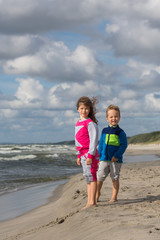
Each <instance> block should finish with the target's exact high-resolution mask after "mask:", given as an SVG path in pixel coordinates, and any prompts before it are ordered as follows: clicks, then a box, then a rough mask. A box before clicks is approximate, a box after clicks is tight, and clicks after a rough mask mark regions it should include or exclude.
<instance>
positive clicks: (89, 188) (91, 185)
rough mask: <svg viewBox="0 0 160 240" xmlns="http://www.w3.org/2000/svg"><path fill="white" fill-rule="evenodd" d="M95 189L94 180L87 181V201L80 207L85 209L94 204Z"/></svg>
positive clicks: (95, 183)
mask: <svg viewBox="0 0 160 240" xmlns="http://www.w3.org/2000/svg"><path fill="white" fill-rule="evenodd" d="M96 189H97V182H96V181H94V182H90V183H87V193H88V201H87V204H86V206H85V207H84V208H82V209H86V208H88V207H91V206H95V205H96Z"/></svg>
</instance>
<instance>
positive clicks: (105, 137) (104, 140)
mask: <svg viewBox="0 0 160 240" xmlns="http://www.w3.org/2000/svg"><path fill="white" fill-rule="evenodd" d="M126 148H127V136H126V134H125V132H124V131H123V130H122V129H121V128H120V127H119V126H116V127H111V126H108V127H107V128H104V129H103V130H102V133H101V137H100V141H99V146H98V152H99V156H100V161H111V159H112V157H113V156H114V157H115V158H117V159H118V162H120V163H123V154H124V152H125V150H126Z"/></svg>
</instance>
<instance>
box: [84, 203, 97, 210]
mask: <svg viewBox="0 0 160 240" xmlns="http://www.w3.org/2000/svg"><path fill="white" fill-rule="evenodd" d="M89 207H98V206H97V204H87V205H86V206H85V207H83V208H82V210H85V209H87V208H89Z"/></svg>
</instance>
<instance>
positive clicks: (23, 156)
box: [0, 155, 37, 161]
mask: <svg viewBox="0 0 160 240" xmlns="http://www.w3.org/2000/svg"><path fill="white" fill-rule="evenodd" d="M36 157H37V156H36V155H16V156H12V157H0V161H19V160H27V159H28V160H31V159H34V158H36Z"/></svg>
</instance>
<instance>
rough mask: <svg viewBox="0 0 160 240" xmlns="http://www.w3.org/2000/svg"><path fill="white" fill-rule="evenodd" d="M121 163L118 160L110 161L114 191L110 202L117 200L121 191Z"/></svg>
mask: <svg viewBox="0 0 160 240" xmlns="http://www.w3.org/2000/svg"><path fill="white" fill-rule="evenodd" d="M121 166H122V164H121V163H118V162H111V163H110V170H111V179H112V183H113V191H112V197H111V200H110V201H109V202H115V201H117V195H118V191H119V177H120V170H121Z"/></svg>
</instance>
